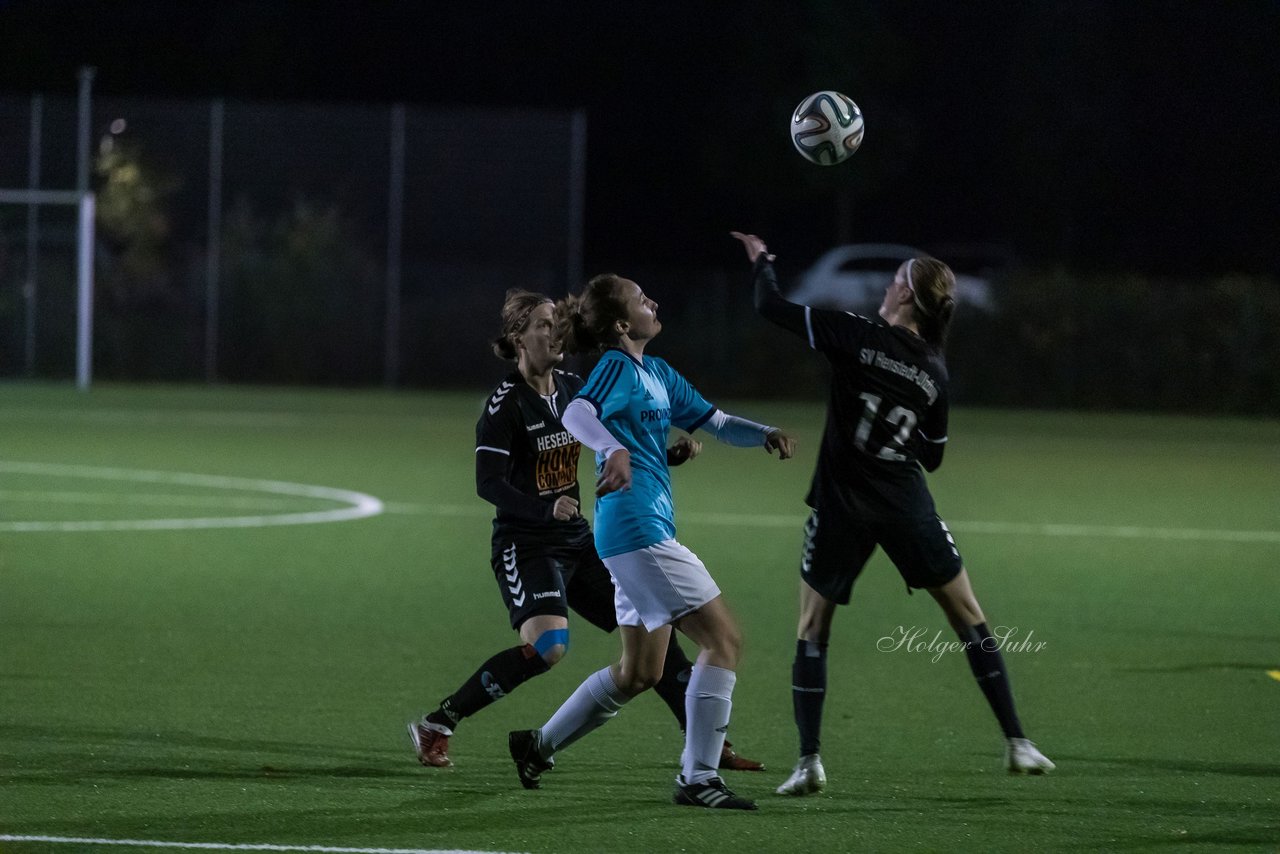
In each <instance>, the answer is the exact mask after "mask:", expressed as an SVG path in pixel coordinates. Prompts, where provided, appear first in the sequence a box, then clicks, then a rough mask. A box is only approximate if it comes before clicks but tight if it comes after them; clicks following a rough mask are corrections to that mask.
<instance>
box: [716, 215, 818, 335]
mask: <svg viewBox="0 0 1280 854" xmlns="http://www.w3.org/2000/svg"><path fill="white" fill-rule="evenodd" d="M729 234H730V235H732V236H733V237H734V238H735V239H736V240H739V241H741V243H742V245H743V248H745V249H746V250H747V260H748V261H750V262H751V264H752V268H751V275H752V277H753V279H754V281H755V292H756V293H755V300H756V311H758V312H760V316H761V317H763V318H764V319H765V320H768V321H770V322H772V323H776V324H777V325H778V326H781V327H782V328H783V329H786V330H787V331H789V332H794V333H795V334H796V335H799V336H801V337H802V338H808V337H809V325H808V323H807V322H806V319H805V314H806V312H808V310H809V309H808V308H807V307H805V306H803V305H797V304H795V303H793V302H789V301H787V300H786V299H784V298H783V296H782V293H781V292H780V291H779V290H778V277H777V274H776V273H774V271H773V259H774V257H775V256H773V255H770V254H769V250H768V248H767V247H766V246H765V245H764V241H763V240H761V239H760V238H759V237H757V236H756V235H754V234H743V233H742V232H740V231H731V232H729Z"/></svg>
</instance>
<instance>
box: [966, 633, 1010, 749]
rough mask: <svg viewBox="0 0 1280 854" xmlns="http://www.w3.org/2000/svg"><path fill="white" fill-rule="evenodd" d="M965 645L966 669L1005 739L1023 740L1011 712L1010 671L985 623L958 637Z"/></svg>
mask: <svg viewBox="0 0 1280 854" xmlns="http://www.w3.org/2000/svg"><path fill="white" fill-rule="evenodd" d="M960 640H962V641H964V642H965V655H967V656H968V657H969V669H970V670H972V671H973V678H974V679H976V680H978V687H979V688H981V689H982V693H983V695H984V696H985V697H986V698H987V702H988V703H990V704H991V711H993V712H995V713H996V720H998V721H999V722H1000V729H1001V730H1003V731H1004V736H1005V738H1022V737H1023V735H1022V724H1021V723H1020V722H1019V721H1018V713H1017V712H1016V711H1014V708H1013V691H1012V690H1011V689H1010V687H1009V671H1008V670H1006V669H1005V666H1004V656H1002V655H1001V654H1000V643H999V641H998V640H997V639H996V638H995V637H993V636H992V634H991V631H990V630H989V629H988V628H987V624H986V623H978V625H976V626H970V627H969V628H968V629H967V630H966V631H964V632H961V633H960Z"/></svg>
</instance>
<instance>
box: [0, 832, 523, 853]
mask: <svg viewBox="0 0 1280 854" xmlns="http://www.w3.org/2000/svg"><path fill="white" fill-rule="evenodd" d="M0 842H49V843H53V844H55V845H123V846H128V847H130V848H188V849H189V848H198V849H202V850H206V851H210V850H211V851H323V852H332V854H500V852H483V851H469V850H468V851H464V850H462V849H458V848H450V849H448V850H445V849H440V848H346V847H343V846H337V845H276V844H273V843H270V842H250V843H234V842H166V841H164V840H159V839H95V838H93V837H86V836H20V835H17V834H8V833H3V834H0Z"/></svg>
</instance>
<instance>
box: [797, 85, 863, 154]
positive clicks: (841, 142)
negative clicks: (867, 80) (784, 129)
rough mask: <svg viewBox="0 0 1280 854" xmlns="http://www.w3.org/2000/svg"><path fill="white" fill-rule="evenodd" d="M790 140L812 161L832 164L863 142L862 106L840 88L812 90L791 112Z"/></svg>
mask: <svg viewBox="0 0 1280 854" xmlns="http://www.w3.org/2000/svg"><path fill="white" fill-rule="evenodd" d="M791 142H792V143H793V144H794V145H795V147H796V151H798V152H800V154H801V155H803V156H804V158H805V159H806V160H808V161H810V162H811V163H817V164H818V165H819V166H835V165H836V164H837V163H840V162H842V161H844V160H847V159H848V158H849V156H850V155H851V154H853V153H854V152H855V151H857V150H858V146H859V145H861V144H862V110H859V109H858V105H857V104H855V103H853V101H851V100H849V98H848V97H846V96H844V95H841V94H840V93H839V92H832V91H830V90H825V91H822V92H814V93H813V94H812V95H810V96H809V97H808V98H805V99H804V100H803V101H801V102H800V106H798V107H796V111H795V113H794V114H793V115H792V116H791Z"/></svg>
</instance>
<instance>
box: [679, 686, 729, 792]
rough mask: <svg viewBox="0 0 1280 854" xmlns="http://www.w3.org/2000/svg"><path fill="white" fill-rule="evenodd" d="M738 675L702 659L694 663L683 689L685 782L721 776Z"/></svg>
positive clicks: (702, 781)
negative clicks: (685, 723) (721, 755)
mask: <svg viewBox="0 0 1280 854" xmlns="http://www.w3.org/2000/svg"><path fill="white" fill-rule="evenodd" d="M737 681H738V675H737V674H736V673H734V672H733V671H732V670H725V669H724V668H723V667H713V666H712V665H710V664H702V663H701V662H699V663H697V664H695V665H693V675H691V676H690V677H689V687H688V688H686V689H685V692H684V709H685V715H686V717H687V718H688V721H689V726H688V729H687V730H686V732H685V737H684V754H683V756H681V765H683V771H682V774H681V776H682V777H683V778H684V779H683V782H684V783H685V784H689V783H705V782H706V781H707V780H710V779H711V778H712V777H718V776H720V771H719V768H720V751H721V750H723V749H724V734H725V730H727V729H728V728H729V712H730V710H731V709H733V700H732V697H733V686H734V683H736V682H737Z"/></svg>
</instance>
